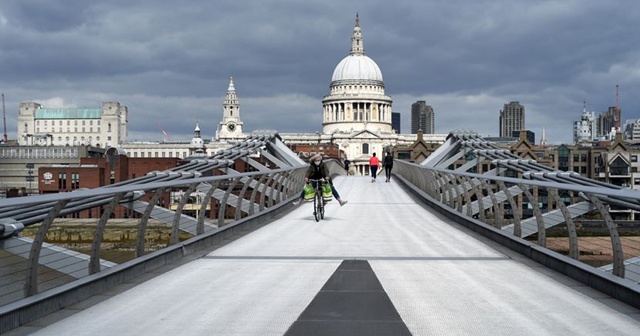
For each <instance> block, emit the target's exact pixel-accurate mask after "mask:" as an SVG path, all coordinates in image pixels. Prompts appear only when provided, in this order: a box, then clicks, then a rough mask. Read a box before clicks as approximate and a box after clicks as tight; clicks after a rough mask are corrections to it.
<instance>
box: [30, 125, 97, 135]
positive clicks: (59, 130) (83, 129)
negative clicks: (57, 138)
mask: <svg viewBox="0 0 640 336" xmlns="http://www.w3.org/2000/svg"><path fill="white" fill-rule="evenodd" d="M81 130H82V131H81V133H86V132H87V131H86V128H84V127H82V128H81ZM47 131H48V129H47V126H45V127H44V128H43V132H47ZM55 131H56V130H55V129H54V128H53V127H51V132H55ZM96 132H97V133H100V127H98V128H97V129H96ZM36 133H40V127H36ZM58 133H65V132H63V131H62V127H58ZM66 133H78V128H77V127H74V128H73V132H71V128H70V127H67V131H66ZM89 133H93V127H89Z"/></svg>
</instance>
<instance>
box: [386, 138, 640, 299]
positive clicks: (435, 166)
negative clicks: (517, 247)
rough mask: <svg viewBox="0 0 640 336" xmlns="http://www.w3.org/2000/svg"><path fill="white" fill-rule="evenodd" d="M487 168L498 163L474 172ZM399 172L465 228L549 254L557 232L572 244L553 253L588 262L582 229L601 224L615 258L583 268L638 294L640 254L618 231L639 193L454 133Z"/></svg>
mask: <svg viewBox="0 0 640 336" xmlns="http://www.w3.org/2000/svg"><path fill="white" fill-rule="evenodd" d="M470 139H473V141H472V140H470ZM487 162H489V163H492V164H493V166H492V169H491V170H489V171H487V172H485V173H484V174H479V173H476V172H475V171H477V170H478V167H479V166H480V165H481V164H482V163H487ZM394 171H395V173H396V174H397V175H400V176H402V178H403V179H404V180H405V181H407V182H408V183H410V184H411V185H413V187H415V188H416V189H419V190H420V191H422V192H424V193H425V194H426V195H428V197H429V198H430V199H432V200H433V201H434V202H435V203H436V204H437V205H438V206H440V207H446V208H447V209H449V210H450V211H452V212H455V213H456V214H457V216H460V217H461V218H464V221H469V222H474V223H476V224H478V225H488V226H490V227H492V228H494V229H497V230H500V231H501V232H504V233H508V234H509V235H511V236H512V237H514V238H515V237H517V239H526V241H527V242H529V241H530V242H535V244H537V246H539V247H542V248H545V249H546V248H547V245H548V244H547V241H548V238H549V237H548V234H549V232H553V233H555V234H557V233H558V232H559V233H560V234H561V235H563V236H566V239H565V240H566V243H565V244H564V246H560V247H558V246H555V247H554V250H556V251H563V252H564V251H566V254H567V256H568V257H569V258H571V259H573V260H576V261H581V260H584V257H585V255H584V253H583V252H585V249H583V248H581V244H582V245H586V238H587V235H586V234H582V235H581V223H582V222H583V221H586V220H591V221H592V220H599V221H601V222H602V223H603V224H604V225H605V227H606V233H607V234H606V236H604V237H602V236H600V237H597V238H595V239H598V243H599V244H600V245H601V246H602V249H603V250H604V251H606V252H603V254H605V253H607V252H608V251H610V253H611V256H610V258H608V262H606V263H605V265H595V267H598V268H595V267H593V266H589V265H586V264H585V265H584V266H585V267H588V268H592V269H593V270H594V271H595V272H594V274H596V275H598V274H600V275H602V276H603V277H609V276H610V275H611V274H612V275H614V276H616V277H618V278H620V279H622V280H623V281H626V282H628V283H629V284H630V285H631V288H633V290H634V291H636V292H637V291H638V290H639V289H638V288H640V287H638V283H639V282H640V262H638V260H639V259H640V258H638V257H639V256H640V248H638V247H637V243H636V244H635V246H633V245H625V244H624V241H625V237H621V234H620V232H619V230H618V228H619V227H620V226H621V225H622V224H623V223H627V222H629V219H631V220H634V219H635V218H637V216H638V214H640V192H638V191H635V190H631V189H624V188H622V187H620V186H616V185H611V184H607V183H603V182H601V181H594V180H590V179H587V178H584V177H581V176H580V175H579V174H576V173H571V172H563V171H556V170H553V169H551V168H549V167H546V166H543V165H541V164H538V163H537V162H536V161H535V160H530V159H527V160H523V159H522V158H520V157H518V156H516V155H514V154H512V153H511V152H509V151H508V150H507V151H505V150H497V149H496V148H495V146H493V144H491V143H488V142H486V141H483V140H482V139H481V138H479V137H478V136H477V135H473V134H471V135H470V134H465V135H464V136H462V135H460V134H454V133H452V134H450V136H449V137H448V138H447V141H446V143H445V144H444V145H443V146H442V147H441V148H439V149H438V150H437V151H436V152H435V153H434V154H432V156H430V157H429V158H427V159H426V160H425V161H424V162H422V163H421V164H415V163H410V162H405V161H397V164H395V165H394ZM636 232H640V231H639V230H636ZM590 238H591V239H593V237H590ZM554 241H555V240H554ZM605 245H606V246H605ZM549 252H551V251H549ZM552 254H553V253H552ZM556 254H557V253H556ZM639 304H640V302H636V303H635V305H636V306H637V305H639Z"/></svg>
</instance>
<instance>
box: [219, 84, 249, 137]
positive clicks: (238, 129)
mask: <svg viewBox="0 0 640 336" xmlns="http://www.w3.org/2000/svg"><path fill="white" fill-rule="evenodd" d="M222 106H223V112H222V121H221V122H220V127H219V128H218V136H217V137H218V140H237V139H244V137H245V136H244V134H242V120H240V102H239V101H238V96H237V95H236V88H235V87H234V86H233V77H230V78H229V88H228V89H227V96H226V97H225V99H224V103H223V104H222Z"/></svg>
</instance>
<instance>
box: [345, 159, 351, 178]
mask: <svg viewBox="0 0 640 336" xmlns="http://www.w3.org/2000/svg"><path fill="white" fill-rule="evenodd" d="M350 163H351V161H349V159H344V170H346V171H347V175H349V164H350Z"/></svg>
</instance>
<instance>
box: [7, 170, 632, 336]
mask: <svg viewBox="0 0 640 336" xmlns="http://www.w3.org/2000/svg"><path fill="white" fill-rule="evenodd" d="M335 185H336V187H337V188H338V191H339V192H340V194H341V195H342V196H343V198H344V199H348V200H349V203H348V204H346V205H345V206H343V207H340V206H339V205H338V204H337V202H336V201H335V200H334V201H332V202H331V203H330V204H328V205H327V208H326V216H325V219H324V220H322V221H320V222H318V223H317V222H316V221H315V220H314V219H313V215H312V209H311V206H310V205H309V204H303V205H301V206H299V207H296V208H295V209H294V210H293V211H291V212H290V213H288V214H286V215H284V216H282V217H281V218H280V219H278V220H277V221H275V222H273V223H271V224H269V225H267V226H265V227H263V228H260V229H258V230H256V231H254V232H251V233H249V234H248V235H246V236H244V237H242V238H240V239H238V240H236V241H233V242H230V243H229V244H227V245H225V246H223V247H221V248H219V249H217V250H215V251H213V252H211V253H209V254H206V255H204V256H202V257H199V258H194V259H193V260H192V261H190V262H188V263H184V264H182V265H180V266H177V267H174V268H172V269H169V270H166V272H158V273H157V276H150V277H149V278H147V279H143V280H144V281H142V280H141V281H140V282H139V283H135V284H131V285H129V286H124V287H120V288H119V289H117V290H112V291H110V292H108V293H106V294H104V295H100V296H96V297H94V298H92V299H90V300H87V301H86V302H83V303H80V304H77V305H75V306H74V307H70V308H68V309H65V310H63V311H60V312H59V313H57V314H53V315H50V316H48V317H46V318H43V319H41V320H39V321H36V322H34V323H31V324H29V325H26V326H23V327H21V328H18V329H15V330H13V331H11V332H10V333H8V335H22V334H33V335H56V336H57V335H171V336H175V335H638V334H640V314H639V312H638V310H637V309H635V308H632V307H630V306H628V305H626V304H623V303H621V302H619V301H617V300H614V299H612V298H610V297H608V296H606V295H604V294H601V293H599V292H597V291H595V290H593V289H591V288H590V287H587V286H585V285H583V284H581V283H579V282H576V281H574V280H571V279H569V278H567V277H565V276H563V275H560V274H558V273H556V272H554V271H552V270H550V269H547V268H545V267H542V266H541V265H539V264H537V263H535V262H533V261H531V260H529V259H527V258H525V257H523V256H521V255H519V254H517V253H515V252H512V251H510V250H508V249H506V248H504V247H502V246H500V245H498V244H496V243H494V242H492V241H490V240H488V239H486V238H484V237H481V236H478V235H476V234H474V233H471V232H469V231H468V230H466V229H464V228H462V227H461V226H459V225H458V224H456V223H454V222H451V221H450V220H448V219H445V218H443V217H441V216H439V215H438V214H437V213H435V212H430V211H429V210H428V209H425V208H424V207H423V206H421V205H420V204H418V203H417V202H416V201H415V200H414V199H413V198H412V197H411V196H410V195H409V194H408V193H407V192H405V190H404V189H403V188H402V186H401V185H400V184H399V183H397V182H396V181H392V182H391V183H385V182H384V179H383V178H378V181H377V182H375V183H371V181H370V179H369V178H368V177H356V176H349V177H338V178H336V181H335ZM291 206H292V207H293V205H291Z"/></svg>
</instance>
